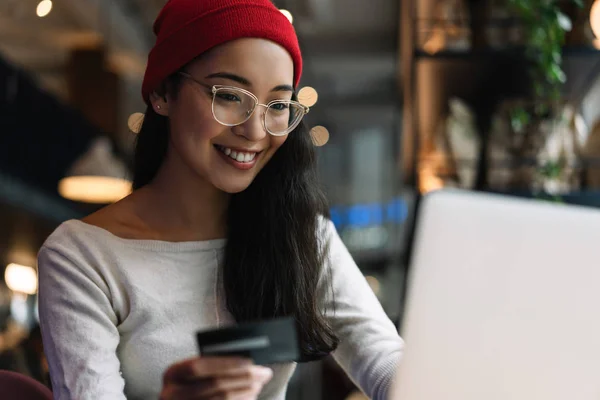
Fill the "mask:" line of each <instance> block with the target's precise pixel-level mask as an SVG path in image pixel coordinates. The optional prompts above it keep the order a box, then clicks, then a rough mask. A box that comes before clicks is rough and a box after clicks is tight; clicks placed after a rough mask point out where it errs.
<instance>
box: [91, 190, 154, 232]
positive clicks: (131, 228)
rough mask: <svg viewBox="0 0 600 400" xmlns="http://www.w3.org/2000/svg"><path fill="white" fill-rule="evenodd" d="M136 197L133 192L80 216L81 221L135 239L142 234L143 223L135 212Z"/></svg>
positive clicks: (137, 200)
mask: <svg viewBox="0 0 600 400" xmlns="http://www.w3.org/2000/svg"><path fill="white" fill-rule="evenodd" d="M138 197H139V196H138V194H137V193H135V192H134V193H133V194H131V195H129V196H127V197H125V198H124V199H122V200H120V201H118V202H116V203H114V204H111V205H109V206H106V207H103V208H101V209H100V210H98V211H96V212H94V213H92V214H90V215H88V216H86V217H85V218H82V220H81V221H82V222H85V223H86V224H89V225H94V226H97V227H99V228H102V229H104V230H107V231H108V232H110V233H112V234H113V235H115V236H118V237H122V238H125V239H137V238H138V237H140V236H144V234H143V232H144V224H143V222H142V220H141V218H140V217H139V216H138V214H137V212H136V209H137V207H136V204H137V203H138V202H139V199H138Z"/></svg>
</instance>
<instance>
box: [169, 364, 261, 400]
mask: <svg viewBox="0 0 600 400" xmlns="http://www.w3.org/2000/svg"><path fill="white" fill-rule="evenodd" d="M272 376H273V372H272V371H271V370H270V369H269V368H265V367H258V366H253V367H250V368H248V369H246V371H245V372H244V373H242V374H238V375H234V376H214V377H210V378H203V379H201V380H199V381H194V382H191V381H190V382H187V383H179V384H174V383H172V384H170V385H169V386H168V387H167V388H165V390H164V393H165V394H164V396H163V397H164V399H165V400H166V399H178V400H179V399H188V398H190V399H195V398H202V399H206V398H210V397H214V396H222V398H229V397H227V396H228V395H230V394H231V393H235V392H238V391H250V392H252V393H260V391H261V390H262V387H263V386H264V384H265V383H267V382H268V381H269V380H270V379H271V377H272Z"/></svg>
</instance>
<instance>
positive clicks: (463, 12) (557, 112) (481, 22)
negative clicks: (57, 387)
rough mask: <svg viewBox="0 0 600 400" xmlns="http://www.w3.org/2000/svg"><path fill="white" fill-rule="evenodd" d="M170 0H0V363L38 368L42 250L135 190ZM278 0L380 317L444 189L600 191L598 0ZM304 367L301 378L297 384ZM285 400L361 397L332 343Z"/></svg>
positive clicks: (397, 304) (398, 303)
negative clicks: (135, 127) (140, 116)
mask: <svg viewBox="0 0 600 400" xmlns="http://www.w3.org/2000/svg"><path fill="white" fill-rule="evenodd" d="M164 3H165V0H53V1H51V0H42V1H40V0H0V272H2V274H1V276H2V277H4V279H3V280H2V279H0V369H12V370H17V371H20V372H24V373H27V374H29V375H31V376H34V377H35V378H36V379H39V380H40V381H42V382H44V383H46V384H48V380H47V372H46V371H47V366H46V365H45V360H44V357H43V351H42V348H41V341H40V336H39V329H38V328H37V311H36V292H37V277H36V254H37V251H38V249H39V247H40V246H41V245H42V243H43V242H44V240H45V238H46V237H47V236H48V235H49V234H50V233H51V232H52V231H53V230H54V229H55V228H56V227H57V226H58V225H59V224H60V223H61V222H63V221H65V220H68V219H71V218H80V217H82V216H84V215H86V214H88V213H90V212H93V211H95V210H97V209H98V208H100V207H102V206H104V205H106V204H108V203H110V202H113V201H116V200H117V199H119V198H121V197H122V196H124V195H125V194H126V193H127V192H128V190H129V189H130V183H129V181H128V179H129V178H130V167H131V156H132V149H133V145H134V143H135V133H134V132H132V131H131V130H130V128H129V126H130V125H131V123H135V121H136V118H137V116H136V115H135V114H134V113H136V112H143V110H144V109H145V107H144V104H143V102H142V100H141V96H140V87H141V80H142V77H143V73H144V68H145V60H146V57H147V53H148V51H149V49H150V48H151V46H152V44H153V40H154V37H153V34H152V29H151V26H152V23H153V21H154V19H155V17H156V15H157V14H158V11H159V10H160V8H161V7H162V6H163V5H164ZM539 3H540V2H539V1H536V0H504V1H501V0H420V1H417V0H369V1H366V0H277V1H275V4H276V5H277V6H278V7H279V8H280V9H281V10H282V12H284V13H285V14H286V16H287V17H288V18H290V20H291V21H292V22H293V24H294V26H295V27H296V30H297V32H298V35H299V38H300V42H301V46H302V49H303V54H304V60H305V73H304V76H303V79H302V81H301V84H300V88H299V89H301V90H302V91H301V94H302V96H301V98H302V101H303V102H305V103H307V105H313V103H315V102H316V104H315V106H314V107H313V108H312V110H311V112H310V114H308V116H307V119H308V124H309V126H311V127H315V128H316V129H318V130H320V131H321V132H323V131H324V130H326V131H327V132H328V134H329V141H328V143H327V144H326V145H324V146H321V147H319V149H318V154H319V163H320V170H321V176H322V180H323V182H324V185H325V187H326V190H327V194H328V196H329V199H330V203H331V213H332V219H333V220H334V223H335V224H336V226H337V228H338V230H339V232H340V234H341V236H342V239H343V240H344V242H345V243H346V245H347V246H348V248H349V249H350V251H351V252H352V254H353V256H354V257H355V259H356V261H357V263H358V265H359V267H360V268H361V270H362V271H363V272H364V274H365V276H366V277H367V279H368V282H369V284H370V285H371V287H372V289H373V291H374V292H375V293H376V294H377V296H378V297H379V299H380V300H381V302H382V304H383V305H384V308H385V309H386V311H387V312H388V314H389V316H390V318H391V319H392V320H393V321H394V322H396V323H399V322H400V320H401V316H402V298H403V288H404V277H405V274H406V269H407V265H408V260H409V255H410V243H411V234H412V231H413V226H414V215H415V210H416V207H417V206H418V203H419V198H420V196H421V195H422V194H424V193H427V192H429V191H432V190H437V189H440V188H443V187H460V188H465V189H470V190H479V191H491V192H500V193H507V194H511V195H515V196H525V197H535V198H539V199H540V201H556V202H563V203H573V204H584V205H588V206H599V205H600V191H599V190H598V189H599V188H600V169H598V168H597V166H598V164H599V161H600V159H598V156H600V124H598V121H599V116H600V90H598V89H599V88H600V79H599V78H600V50H598V49H599V48H600V45H599V44H598V42H597V39H596V37H600V1H592V0H581V1H577V0H565V1H551V0H548V1H547V2H541V3H543V5H542V6H540V4H539ZM306 382H310V385H308V384H306ZM288 398H290V399H313V400H314V399H320V398H324V399H334V400H335V399H347V398H354V399H359V398H360V396H359V395H358V394H356V393H355V388H354V386H353V385H352V384H351V383H350V382H349V381H348V380H347V379H346V378H345V377H344V376H343V373H341V372H340V370H339V368H338V367H337V366H336V365H335V363H334V362H332V361H331V360H326V361H324V362H320V363H313V364H310V365H303V366H301V368H299V369H298V372H297V373H296V375H295V376H294V379H293V380H292V382H291V384H290V389H289V395H288Z"/></svg>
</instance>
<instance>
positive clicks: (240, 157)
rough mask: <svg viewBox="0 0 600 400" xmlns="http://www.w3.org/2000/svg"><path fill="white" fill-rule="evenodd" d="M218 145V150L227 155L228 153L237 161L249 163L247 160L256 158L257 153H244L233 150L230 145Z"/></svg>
mask: <svg viewBox="0 0 600 400" xmlns="http://www.w3.org/2000/svg"><path fill="white" fill-rule="evenodd" d="M216 147H217V149H218V150H220V151H221V152H223V153H224V154H225V155H228V156H229V157H230V158H233V159H234V160H236V161H237V162H244V163H247V162H250V161H252V160H254V158H255V157H256V153H244V152H241V151H240V152H237V151H234V150H231V149H230V148H229V147H223V146H216Z"/></svg>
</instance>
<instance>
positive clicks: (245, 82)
mask: <svg viewBox="0 0 600 400" xmlns="http://www.w3.org/2000/svg"><path fill="white" fill-rule="evenodd" d="M214 78H222V79H229V80H230V81H234V82H237V83H240V84H242V85H246V86H252V84H251V83H250V81H249V80H248V79H246V78H244V77H242V76H239V75H236V74H232V73H230V72H216V73H214V74H210V75H208V76H206V77H205V79H214ZM293 91H294V87H293V86H292V85H277V86H275V87H274V88H273V89H271V92H293Z"/></svg>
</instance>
